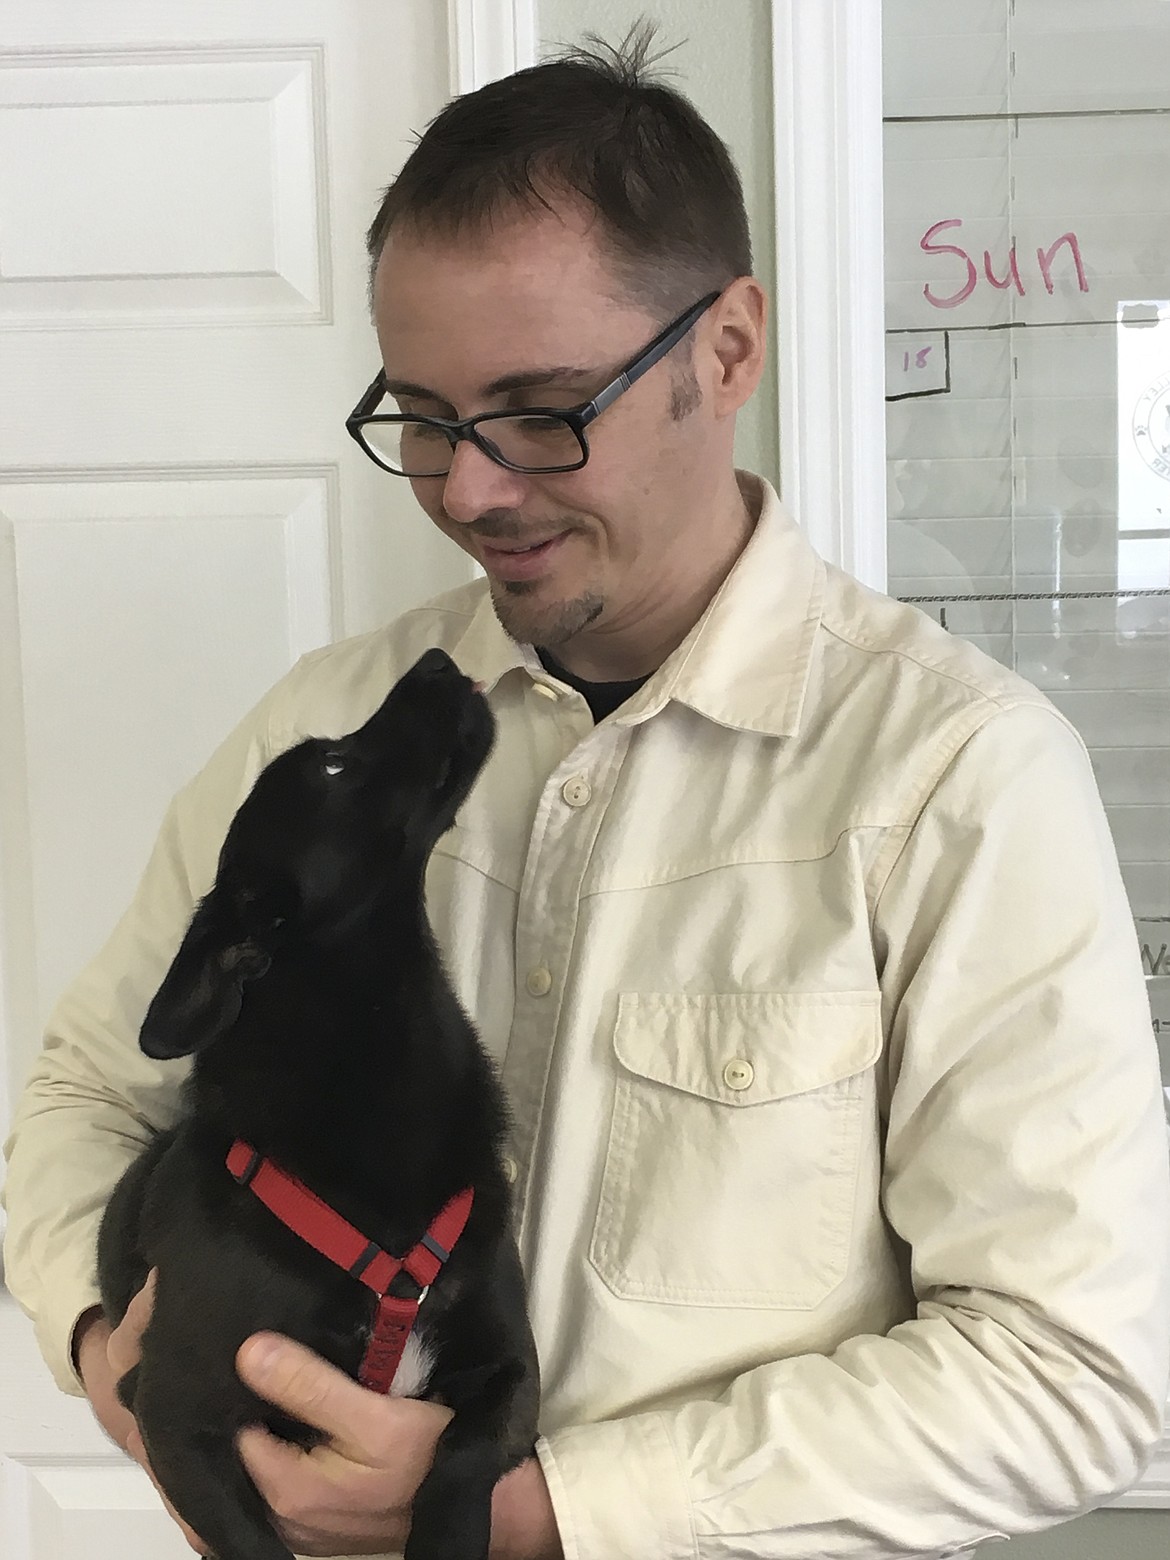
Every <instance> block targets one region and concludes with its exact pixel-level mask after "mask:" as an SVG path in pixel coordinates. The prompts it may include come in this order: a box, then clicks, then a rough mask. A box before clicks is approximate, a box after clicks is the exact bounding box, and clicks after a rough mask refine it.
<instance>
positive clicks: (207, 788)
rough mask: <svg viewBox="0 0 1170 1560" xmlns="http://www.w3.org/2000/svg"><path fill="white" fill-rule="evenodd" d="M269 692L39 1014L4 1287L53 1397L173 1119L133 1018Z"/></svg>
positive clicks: (179, 801) (253, 754)
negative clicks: (130, 1200)
mask: <svg viewBox="0 0 1170 1560" xmlns="http://www.w3.org/2000/svg"><path fill="white" fill-rule="evenodd" d="M278 698H279V689H278V690H274V692H273V693H272V694H270V695H269V696H268V698H267V699H266V700H265V701H263V702H262V703H261V705H260V706H258V707H257V709H256V710H255V711H254V712H253V713H252V715H251V716H249V717H248V718H247V719H246V720H245V721H244V722H243V723H242V725H241V726H239V727H238V728H237V730H236V731H235V732H234V733H233V734H232V735H231V736H230V737H229V738H228V739H227V740H226V741H225V742H224V743H223V745H222V746H221V747H220V748H219V749H218V751H217V752H216V753H215V754H214V755H213V757H212V758H211V760H210V761H209V763H208V764H207V766H206V767H205V768H204V769H203V771H202V772H201V773H200V774H199V775H198V776H197V777H196V778H195V779H194V780H193V781H192V782H191V783H190V784H189V785H188V786H187V787H186V789H185V790H183V791H181V792H180V793H179V795H178V796H177V797H176V798H175V800H174V802H173V803H172V804H171V807H170V809H169V811H168V813H167V815H166V818H165V821H164V823H163V825H162V828H161V831H160V833H159V837H158V840H157V842H156V844H155V847H154V850H153V852H152V854H151V856H150V859H149V861H148V863H147V867H146V870H145V873H144V874H143V877H142V880H141V882H140V884H139V887H138V890H137V892H136V894H135V897H134V899H133V901H132V903H131V905H130V907H129V909H128V911H127V912H126V914H125V915H124V916H123V918H122V920H121V921H120V922H119V924H118V925H117V927H116V928H115V929H114V931H113V933H112V935H111V936H110V938H109V940H108V942H107V943H106V945H105V947H104V948H103V949H102V950H101V952H100V953H99V954H98V955H97V957H96V958H95V959H94V960H93V961H92V962H91V963H90V964H89V966H88V967H87V968H86V969H85V970H84V971H83V972H82V973H81V975H80V976H79V977H78V978H77V980H76V981H75V982H74V983H73V985H72V986H71V987H70V988H69V990H68V991H67V992H66V993H65V994H64V996H63V997H62V998H61V1000H60V1001H59V1003H58V1004H57V1006H56V1009H55V1010H54V1012H53V1013H52V1015H51V1017H50V1020H49V1024H48V1028H47V1031H46V1035H45V1041H44V1048H43V1050H42V1052H41V1054H40V1056H39V1057H38V1060H37V1062H36V1065H35V1067H34V1069H33V1072H32V1075H31V1077H30V1079H29V1081H28V1084H27V1087H26V1089H25V1091H24V1094H23V1095H22V1097H21V1099H20V1102H19V1104H18V1106H17V1110H16V1115H15V1119H14V1122H13V1126H12V1132H11V1135H10V1137H9V1140H8V1142H7V1144H6V1145H5V1155H6V1157H7V1158H8V1161H9V1164H8V1175H7V1180H6V1183H5V1187H4V1203H5V1207H6V1208H7V1210H8V1223H7V1229H6V1231H5V1242H4V1265H5V1267H4V1277H5V1280H6V1282H7V1284H8V1287H9V1289H10V1290H11V1291H12V1293H13V1295H14V1296H15V1297H16V1299H17V1301H18V1302H19V1303H20V1305H21V1306H22V1308H23V1309H24V1310H25V1311H26V1312H27V1313H28V1315H29V1316H30V1317H31V1318H32V1319H33V1321H34V1323H35V1326H36V1334H37V1341H38V1344H39V1346H40V1349H41V1352H42V1354H43V1355H44V1357H45V1360H46V1361H47V1363H48V1365H49V1368H50V1370H51V1371H52V1373H53V1376H54V1378H55V1379H56V1381H57V1383H58V1385H59V1386H60V1387H61V1388H62V1389H63V1390H64V1391H66V1392H70V1393H74V1394H78V1393H80V1392H81V1391H82V1387H81V1383H80V1381H79V1379H78V1377H77V1373H76V1371H75V1369H74V1365H73V1360H72V1355H71V1341H72V1336H73V1330H74V1327H75V1325H76V1322H77V1320H78V1318H79V1317H80V1316H81V1314H82V1313H83V1312H84V1311H86V1310H88V1309H89V1308H90V1307H92V1306H95V1305H97V1304H99V1299H100V1297H99V1293H98V1287H97V1272H96V1255H97V1231H98V1225H99V1223H100V1221H101V1216H102V1212H103V1210H104V1208H105V1204H106V1202H107V1200H108V1198H109V1195H110V1192H111V1191H112V1190H113V1187H114V1185H115V1183H116V1182H117V1180H118V1178H119V1176H120V1175H121V1173H122V1171H123V1170H125V1168H126V1167H127V1165H128V1164H130V1162H131V1161H132V1160H133V1159H134V1158H135V1157H136V1156H137V1154H138V1153H139V1152H140V1150H141V1149H142V1148H143V1146H144V1145H145V1144H146V1143H147V1142H149V1140H150V1138H151V1137H152V1135H153V1134H154V1133H156V1132H158V1131H160V1130H163V1129H165V1128H166V1127H168V1126H170V1125H171V1124H172V1123H173V1121H174V1119H175V1116H176V1114H177V1109H178V1091H179V1085H180V1084H181V1082H182V1080H183V1078H184V1077H185V1075H186V1070H187V1068H186V1065H185V1064H183V1063H179V1062H165V1063H158V1062H152V1061H150V1060H149V1059H148V1058H147V1057H145V1056H144V1055H143V1054H142V1052H141V1051H140V1050H139V1048H138V1031H139V1028H140V1027H141V1023H142V1018H143V1016H144V1014H145V1012H146V1008H147V1006H148V1004H149V1002H150V999H151V997H152V996H153V995H154V992H155V990H156V989H157V987H158V985H159V983H160V981H161V980H162V977H163V975H164V974H165V972H166V970H167V968H168V966H169V964H170V962H171V959H172V958H173V957H174V953H175V950H176V949H177V947H178V945H179V943H180V941H181V940H182V937H183V934H184V932H185V931H186V928H187V923H188V921H189V920H190V918H191V914H192V912H193V910H194V907H195V905H196V903H197V902H198V900H199V899H200V898H201V897H202V895H203V894H205V893H206V892H207V890H208V889H209V888H210V886H211V883H212V881H213V879H214V875H215V867H216V862H217V859H218V855H219V848H220V845H221V844H222V842H223V837H224V835H225V833H226V832H227V826H228V823H229V822H230V820H231V818H232V815H233V813H234V812H235V809H236V807H237V806H238V805H239V803H240V801H241V800H242V799H243V797H244V795H245V794H246V793H247V791H248V790H249V789H250V787H251V785H252V782H253V780H254V779H255V777H256V775H257V774H258V773H259V771H260V769H261V768H262V767H263V765H264V763H265V762H266V761H267V758H268V757H269V756H270V752H269V748H270V740H269V727H270V721H271V711H272V707H273V705H274V704H275V703H276V701H277V700H278Z"/></svg>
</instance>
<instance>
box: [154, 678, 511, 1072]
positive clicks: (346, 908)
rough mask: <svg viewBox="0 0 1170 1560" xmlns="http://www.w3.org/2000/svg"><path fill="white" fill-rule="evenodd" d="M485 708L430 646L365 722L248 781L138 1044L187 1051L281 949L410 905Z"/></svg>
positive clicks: (460, 791)
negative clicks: (385, 908)
mask: <svg viewBox="0 0 1170 1560" xmlns="http://www.w3.org/2000/svg"><path fill="white" fill-rule="evenodd" d="M494 729H495V728H494V722H493V720H492V716H491V711H490V710H489V708H488V704H487V700H486V699H485V698H484V697H483V695H482V694H481V693H479V692H478V691H477V690H476V689H475V687H474V685H473V684H472V683H471V682H470V681H469V680H468V678H466V677H465V676H464V675H463V674H462V672H460V671H459V669H458V667H457V666H456V665H455V663H454V662H453V661H452V660H451V659H450V657H449V656H447V655H446V654H445V653H444V652H443V651H441V650H428V651H427V652H426V654H425V655H424V656H422V658H421V659H420V660H419V661H417V662H416V663H415V665H414V666H413V667H412V668H411V669H410V671H408V672H407V673H406V675H405V676H404V677H403V678H401V680H400V681H399V682H397V683H396V684H395V686H394V687H393V688H392V689H391V690H390V693H389V694H388V695H387V697H386V699H385V701H384V702H383V703H382V705H381V706H380V708H378V709H377V710H376V711H375V712H374V714H373V715H372V716H371V717H370V719H369V720H368V721H367V722H366V724H365V725H364V726H362V727H360V728H359V729H358V730H357V731H355V732H352V733H351V734H350V735H349V736H347V737H341V738H339V739H337V740H336V741H331V740H326V739H318V738H310V739H309V740H308V741H305V742H302V743H300V744H299V745H298V746H296V747H294V748H290V749H289V750H288V751H287V752H285V753H282V754H280V755H279V756H278V757H277V758H275V759H273V760H272V762H271V763H270V764H269V765H268V766H267V768H265V769H264V770H263V771H262V773H261V774H260V775H259V777H258V778H257V780H256V784H255V785H254V786H253V788H252V791H251V793H250V794H249V796H248V797H247V798H246V800H245V801H244V803H243V804H242V806H241V807H240V809H239V811H238V812H237V814H236V816H235V818H234V819H233V820H232V824H231V827H230V828H229V830H228V833H227V838H226V839H225V840H224V844H223V849H222V851H221V852H220V858H219V869H218V872H217V874H216V880H215V886H214V888H213V889H212V891H211V892H210V894H208V896H207V897H206V899H204V900H203V902H202V904H201V905H200V906H199V909H198V910H197V912H196V914H195V917H194V919H193V920H192V922H191V926H190V928H189V929H188V932H187V935H186V937H185V938H184V939H183V942H182V945H181V946H180V948H179V951H178V953H177V954H176V956H175V960H174V963H173V964H172V965H171V968H170V970H169V971H168V973H167V975H166V977H165V979H164V980H163V983H162V985H161V986H160V987H159V990H158V992H157V994H156V995H155V998H154V1001H153V1002H152V1003H151V1005H150V1007H149V1009H148V1010H147V1014H146V1018H145V1020H144V1023H143V1026H142V1032H141V1036H140V1044H141V1047H142V1049H143V1051H145V1052H146V1054H147V1055H148V1056H153V1057H158V1058H163V1057H175V1056H187V1055H190V1054H191V1053H192V1052H194V1051H198V1050H201V1049H202V1048H203V1047H204V1046H205V1045H207V1044H209V1043H210V1042H211V1041H212V1040H214V1039H216V1038H217V1037H218V1036H219V1035H222V1034H224V1033H225V1032H226V1031H227V1030H228V1029H230V1028H231V1026H232V1024H233V1023H234V1022H235V1020H236V1018H237V1016H238V1014H239V1012H240V1007H241V1004H242V1001H243V992H244V986H245V984H246V982H248V981H250V980H258V979H260V978H261V977H262V976H263V975H265V974H266V973H267V971H268V969H269V967H270V965H271V963H272V960H273V957H274V955H275V954H276V953H277V952H278V951H279V950H280V949H281V948H282V947H285V946H291V945H295V944H300V945H302V946H304V945H306V944H309V943H317V944H318V945H321V946H326V945H329V944H333V945H337V944H340V943H341V942H343V941H344V940H345V939H346V937H348V936H352V935H360V933H361V929H362V926H363V924H364V923H365V922H366V920H367V918H368V917H369V916H370V914H371V912H372V911H374V910H375V909H376V907H377V906H378V905H380V904H384V903H394V902H401V903H402V904H403V907H404V909H405V910H406V912H407V913H413V912H414V911H415V910H416V909H417V906H418V901H419V895H420V893H421V882H422V872H423V868H424V867H425V865H426V861H427V858H428V856H429V855H430V852H431V849H432V847H433V846H434V844H435V841H436V840H437V839H438V838H439V836H440V835H441V834H443V833H444V832H445V831H446V830H447V829H448V828H450V826H451V824H452V823H453V822H454V821H455V813H456V810H457V809H458V808H459V807H460V805H461V804H462V803H463V801H464V800H465V799H466V797H467V794H468V792H469V791H470V789H471V786H472V784H473V782H474V780H475V778H476V776H477V775H478V774H479V771H480V769H481V768H482V767H483V764H484V761H485V760H486V758H487V756H488V753H489V752H490V750H491V745H492V739H493V736H494Z"/></svg>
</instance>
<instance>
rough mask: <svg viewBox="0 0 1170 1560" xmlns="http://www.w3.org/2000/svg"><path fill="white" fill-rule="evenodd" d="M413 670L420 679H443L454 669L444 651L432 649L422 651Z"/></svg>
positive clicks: (453, 663)
mask: <svg viewBox="0 0 1170 1560" xmlns="http://www.w3.org/2000/svg"><path fill="white" fill-rule="evenodd" d="M414 669H415V672H416V673H417V674H418V676H420V677H445V676H449V675H450V673H451V672H453V671H455V669H456V668H455V662H454V661H453V660H452V659H451V657H450V656H449V655H448V654H447V652H446V651H445V650H438V649H434V650H427V651H424V653H423V654H422V655H421V656H419V658H418V660H417V661H416V662H415V664H414Z"/></svg>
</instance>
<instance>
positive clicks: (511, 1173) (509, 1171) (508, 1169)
mask: <svg viewBox="0 0 1170 1560" xmlns="http://www.w3.org/2000/svg"><path fill="white" fill-rule="evenodd" d="M500 1169H501V1170H502V1171H503V1172H504V1180H505V1181H507V1183H508V1185H509V1186H512V1185H513V1184H514V1183H515V1180H516V1177H517V1176H518V1175H519V1174H520V1166H519V1165H518V1164H517V1163H516V1161H515V1160H514V1159H513V1158H512V1156H511V1155H510V1154H505V1155H504V1157H503V1159H502V1160H501V1161H500Z"/></svg>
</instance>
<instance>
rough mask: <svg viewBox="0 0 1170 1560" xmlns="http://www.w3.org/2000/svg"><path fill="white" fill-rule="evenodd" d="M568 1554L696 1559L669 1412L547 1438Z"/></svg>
mask: <svg viewBox="0 0 1170 1560" xmlns="http://www.w3.org/2000/svg"><path fill="white" fill-rule="evenodd" d="M536 1455H537V1457H539V1459H540V1466H541V1468H542V1469H543V1470H544V1477H545V1481H546V1483H547V1484H548V1489H549V1496H550V1498H551V1500H552V1504H553V1512H554V1514H555V1516H556V1520H557V1526H558V1528H559V1529H560V1534H561V1544H562V1546H563V1548H564V1551H565V1560H615V1557H616V1556H619V1555H622V1556H625V1555H628V1556H631V1557H639V1560H640V1557H641V1556H644V1555H653V1556H654V1557H655V1560H697V1557H698V1546H697V1544H696V1541H695V1530H694V1524H693V1522H692V1520H691V1503H690V1496H689V1493H688V1490H687V1483H686V1479H685V1476H684V1474H683V1469H682V1466H681V1464H680V1462H679V1459H678V1454H677V1452H676V1451H675V1447H674V1442H673V1441H672V1439H671V1435H670V1430H669V1427H668V1425H667V1421H666V1419H665V1417H664V1416H663V1415H662V1414H638V1415H635V1416H633V1417H631V1418H629V1419H613V1420H608V1421H605V1422H604V1423H601V1424H595V1425H573V1426H571V1427H569V1428H568V1429H565V1430H558V1431H555V1432H554V1433H553V1434H551V1435H549V1436H542V1437H541V1438H540V1439H539V1440H538V1441H537V1443H536Z"/></svg>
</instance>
